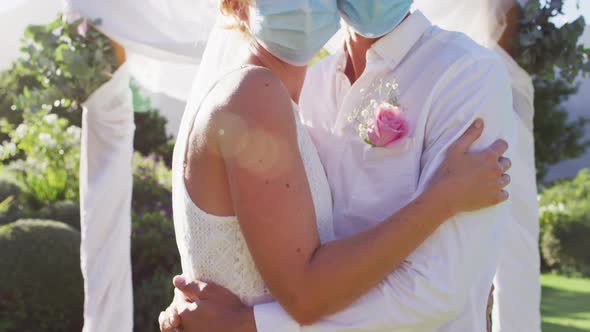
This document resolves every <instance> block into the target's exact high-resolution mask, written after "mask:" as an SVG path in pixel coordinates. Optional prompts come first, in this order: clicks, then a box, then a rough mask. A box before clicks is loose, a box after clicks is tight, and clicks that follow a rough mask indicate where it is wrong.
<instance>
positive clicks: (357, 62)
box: [344, 31, 379, 84]
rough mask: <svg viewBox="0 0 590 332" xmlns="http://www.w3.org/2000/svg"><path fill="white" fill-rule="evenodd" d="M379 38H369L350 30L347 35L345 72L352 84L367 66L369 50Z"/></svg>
mask: <svg viewBox="0 0 590 332" xmlns="http://www.w3.org/2000/svg"><path fill="white" fill-rule="evenodd" d="M377 40H379V38H375V39H369V38H365V37H363V36H361V35H359V34H358V33H356V32H353V31H349V32H348V33H347V35H346V40H345V45H344V50H345V52H346V68H345V70H344V74H345V75H346V76H347V77H348V80H349V81H350V83H351V84H354V82H356V80H357V79H358V78H359V77H360V76H361V75H362V74H363V72H364V71H365V67H366V66H367V52H368V51H369V49H371V46H373V44H375V42H377Z"/></svg>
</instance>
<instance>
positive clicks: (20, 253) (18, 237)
mask: <svg viewBox="0 0 590 332" xmlns="http://www.w3.org/2000/svg"><path fill="white" fill-rule="evenodd" d="M79 248H80V233H78V232H77V231H76V230H74V229H73V228H71V227H69V226H67V225H65V224H63V223H60V222H55V221H49V220H20V221H17V222H14V223H11V224H8V225H4V226H2V227H0V271H2V273H0V299H1V300H0V330H1V331H5V332H12V331H14V332H23V331H43V332H54V331H55V332H63V331H80V330H81V328H82V323H83V313H82V312H83V298H84V292H83V284H82V275H81V272H80V249H79Z"/></svg>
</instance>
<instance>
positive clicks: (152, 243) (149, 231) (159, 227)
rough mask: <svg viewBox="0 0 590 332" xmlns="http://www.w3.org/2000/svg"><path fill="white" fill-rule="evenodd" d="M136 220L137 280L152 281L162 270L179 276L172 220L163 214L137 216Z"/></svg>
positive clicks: (133, 253)
mask: <svg viewBox="0 0 590 332" xmlns="http://www.w3.org/2000/svg"><path fill="white" fill-rule="evenodd" d="M132 219H133V221H132V226H133V228H132V229H133V233H132V235H131V259H132V261H133V280H135V281H140V280H147V279H150V278H152V277H153V275H154V274H155V273H157V272H158V271H161V272H164V273H168V274H171V273H179V272H180V271H181V268H180V256H179V254H178V249H177V247H176V240H175V238H174V224H173V222H172V219H171V218H170V217H168V216H166V215H165V214H164V213H163V212H161V211H158V212H147V213H143V214H139V215H138V214H134V215H133V218H132Z"/></svg>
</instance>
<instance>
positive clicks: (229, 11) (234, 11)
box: [219, 0, 252, 34]
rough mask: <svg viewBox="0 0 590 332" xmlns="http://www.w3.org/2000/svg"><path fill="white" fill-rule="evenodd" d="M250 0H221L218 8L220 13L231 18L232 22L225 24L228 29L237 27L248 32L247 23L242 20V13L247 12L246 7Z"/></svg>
mask: <svg viewBox="0 0 590 332" xmlns="http://www.w3.org/2000/svg"><path fill="white" fill-rule="evenodd" d="M251 1H252V0H221V3H220V5H219V9H220V10H221V13H222V14H223V15H226V16H230V17H231V18H233V20H234V23H232V24H230V25H228V26H227V28H228V29H238V30H240V31H241V32H242V33H244V34H248V25H247V23H246V22H244V20H243V17H244V13H246V14H247V10H248V7H249V6H250V3H251Z"/></svg>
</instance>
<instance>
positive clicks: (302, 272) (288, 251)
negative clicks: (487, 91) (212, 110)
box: [214, 71, 506, 324]
mask: <svg viewBox="0 0 590 332" xmlns="http://www.w3.org/2000/svg"><path fill="white" fill-rule="evenodd" d="M249 76H253V77H248V78H246V80H247V82H245V83H244V84H243V88H242V89H241V91H240V92H239V94H238V95H236V96H235V97H234V98H232V99H233V101H232V102H231V103H230V104H229V105H228V106H227V107H226V110H224V112H225V113H226V114H225V115H224V116H220V117H219V118H220V119H234V120H231V121H235V119H236V118H240V119H242V120H243V121H244V123H245V128H247V130H246V131H239V132H234V131H231V132H228V131H225V130H224V129H223V128H226V127H228V126H231V123H224V122H223V120H220V121H218V122H217V124H215V125H214V126H215V129H214V130H215V132H219V133H223V135H219V147H220V151H221V154H222V156H223V158H224V161H225V168H226V173H227V179H228V184H229V188H230V191H231V196H232V201H233V206H234V213H235V215H236V216H237V218H238V220H239V223H240V226H241V228H242V232H243V234H244V237H245V239H246V241H247V243H248V247H249V249H250V252H251V254H252V256H253V258H254V261H255V263H256V266H257V268H258V270H259V271H260V273H261V275H262V277H263V279H264V281H265V282H266V284H267V285H268V287H269V289H270V290H271V292H272V294H273V295H274V297H275V298H276V299H277V301H278V302H280V304H281V305H282V306H283V307H284V308H285V309H286V310H287V311H288V312H289V313H290V314H291V315H292V316H293V317H294V318H295V319H296V320H297V321H298V322H299V323H301V324H310V323H313V322H314V321H316V320H318V319H319V318H321V317H323V316H325V315H328V314H331V313H334V312H336V311H338V310H339V309H341V308H343V307H345V306H346V305H348V304H350V303H352V302H353V301H354V300H356V299H357V298H359V297H361V296H362V295H363V294H364V293H365V292H367V291H368V290H369V289H370V288H371V287H373V286H374V285H376V284H377V283H378V282H379V281H381V280H382V279H383V278H385V277H386V276H387V275H388V274H389V273H390V272H391V271H392V270H394V269H395V268H396V267H397V266H398V265H399V264H401V263H402V262H403V261H404V260H405V259H406V257H407V256H408V255H409V254H410V253H411V252H412V251H413V250H414V249H416V248H417V247H418V246H419V245H420V244H421V243H422V242H423V241H424V240H425V239H426V238H428V236H430V235H431V234H432V233H433V232H434V230H436V228H437V227H438V226H439V225H440V224H441V223H443V222H444V221H445V220H446V219H448V218H449V217H451V216H452V215H454V214H455V213H457V212H459V211H464V210H474V209H479V208H481V207H483V206H489V205H492V204H495V203H498V202H500V201H502V200H504V199H506V196H505V193H502V192H501V189H502V188H503V187H504V185H505V184H504V183H502V182H501V181H500V178H501V175H502V173H503V169H502V168H500V167H499V165H498V159H499V158H500V156H501V154H502V153H503V152H504V150H505V149H506V146H505V143H500V144H498V145H497V146H495V147H494V148H493V149H490V150H487V151H485V152H484V153H482V154H481V155H479V154H478V155H470V154H467V149H468V148H469V146H470V145H471V143H472V142H473V141H475V140H476V139H477V137H479V135H480V134H481V132H482V130H483V129H482V128H476V127H475V126H474V127H473V128H471V129H470V131H468V133H467V134H466V136H465V137H464V138H463V139H461V140H460V141H459V142H458V143H457V144H455V146H454V148H453V149H452V150H451V152H450V153H449V155H451V158H450V161H449V162H448V163H445V164H443V166H441V172H440V174H441V176H440V177H438V180H437V181H434V182H433V185H432V186H431V188H430V190H427V191H426V192H425V193H424V194H422V195H421V196H419V197H418V198H417V199H416V200H414V201H413V202H411V203H410V204H408V205H407V206H406V207H404V208H402V209H401V210H400V211H398V212H397V213H395V214H394V215H393V216H391V217H390V218H389V219H387V220H385V221H384V222H383V223H382V224H380V225H378V226H376V227H374V228H372V229H370V230H367V231H365V232H362V233H360V234H357V235H354V236H351V237H348V238H345V239H341V240H337V241H333V242H330V243H327V244H324V245H322V244H321V243H320V239H319V235H318V232H317V226H316V220H315V214H314V205H313V201H312V198H311V193H310V190H309V184H308V182H307V177H306V173H305V169H304V165H303V162H302V160H301V156H300V152H299V149H298V142H297V132H296V127H295V120H294V115H293V112H291V111H290V109H291V108H292V105H291V101H290V99H289V96H288V95H287V93H286V91H284V89H283V88H282V85H281V83H280V82H279V81H278V79H276V78H275V77H274V76H273V75H272V74H271V73H270V72H266V71H257V72H256V73H255V74H251V75H249ZM234 110H235V111H234ZM229 113H231V114H232V116H228V114H229ZM214 122H215V121H214ZM480 127H481V126H480ZM503 145H504V146H503ZM484 160H487V162H485V161H484ZM455 173H457V174H458V175H457V174H455ZM475 179H477V181H474V180H475ZM457 197H463V198H461V199H459V200H458V199H456V198H457Z"/></svg>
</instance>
